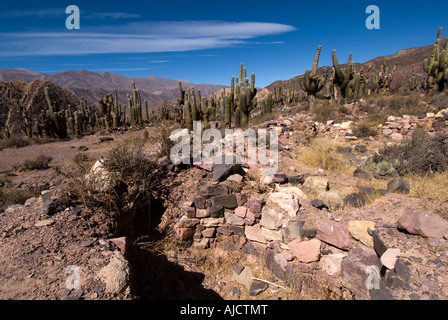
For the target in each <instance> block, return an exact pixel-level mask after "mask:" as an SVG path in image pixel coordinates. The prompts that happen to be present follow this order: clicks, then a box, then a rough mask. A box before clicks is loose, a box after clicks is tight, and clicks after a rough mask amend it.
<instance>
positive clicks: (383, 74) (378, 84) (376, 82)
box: [372, 59, 398, 94]
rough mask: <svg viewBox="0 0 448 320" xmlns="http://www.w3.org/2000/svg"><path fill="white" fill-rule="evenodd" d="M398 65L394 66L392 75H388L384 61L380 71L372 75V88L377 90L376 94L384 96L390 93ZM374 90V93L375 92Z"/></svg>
mask: <svg viewBox="0 0 448 320" xmlns="http://www.w3.org/2000/svg"><path fill="white" fill-rule="evenodd" d="M397 68H398V63H396V64H395V65H394V68H393V70H392V73H390V74H389V73H388V69H389V66H388V65H387V63H386V59H384V61H383V64H382V65H381V69H380V70H379V71H376V72H375V73H373V74H372V88H374V89H375V90H378V93H381V94H384V93H386V92H390V89H391V84H392V81H393V80H394V77H395V72H396V71H397ZM375 90H374V91H375Z"/></svg>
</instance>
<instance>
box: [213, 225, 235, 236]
mask: <svg viewBox="0 0 448 320" xmlns="http://www.w3.org/2000/svg"><path fill="white" fill-rule="evenodd" d="M216 232H217V233H221V234H223V235H225V236H231V235H232V234H233V229H232V227H230V226H220V227H218V228H217V229H216Z"/></svg>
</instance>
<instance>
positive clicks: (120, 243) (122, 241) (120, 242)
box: [109, 237, 126, 255]
mask: <svg viewBox="0 0 448 320" xmlns="http://www.w3.org/2000/svg"><path fill="white" fill-rule="evenodd" d="M109 241H110V242H112V243H114V244H115V245H116V246H117V247H118V248H119V249H120V251H121V253H122V254H123V255H124V254H125V251H126V237H119V238H113V239H109Z"/></svg>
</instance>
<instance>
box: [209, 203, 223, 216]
mask: <svg viewBox="0 0 448 320" xmlns="http://www.w3.org/2000/svg"><path fill="white" fill-rule="evenodd" d="M209 212H210V216H211V217H212V218H221V217H223V216H224V208H223V207H221V206H217V205H216V204H212V205H211V207H210V210H209Z"/></svg>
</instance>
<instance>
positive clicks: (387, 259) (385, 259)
mask: <svg viewBox="0 0 448 320" xmlns="http://www.w3.org/2000/svg"><path fill="white" fill-rule="evenodd" d="M399 254H400V249H396V248H389V249H387V250H386V252H384V253H383V255H382V256H381V263H382V265H383V266H385V267H386V268H388V269H389V270H391V269H394V267H395V262H396V261H397V257H398V255H399Z"/></svg>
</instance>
